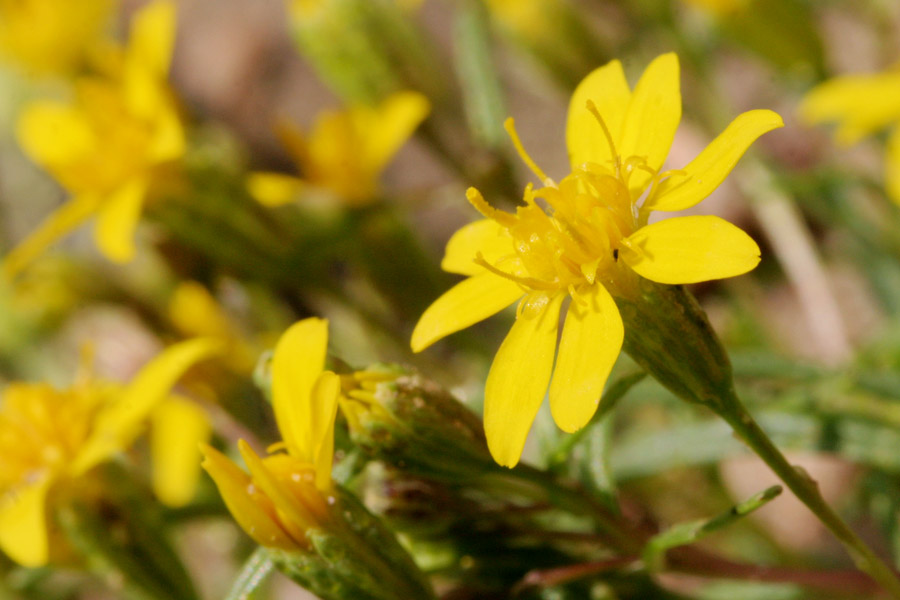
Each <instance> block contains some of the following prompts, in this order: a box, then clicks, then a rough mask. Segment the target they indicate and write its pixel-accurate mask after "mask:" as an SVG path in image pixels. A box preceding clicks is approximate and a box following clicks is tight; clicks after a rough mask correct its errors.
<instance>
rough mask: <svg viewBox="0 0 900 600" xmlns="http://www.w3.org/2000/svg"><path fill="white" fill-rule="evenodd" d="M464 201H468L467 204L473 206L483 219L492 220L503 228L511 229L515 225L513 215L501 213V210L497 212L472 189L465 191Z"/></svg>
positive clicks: (479, 193)
mask: <svg viewBox="0 0 900 600" xmlns="http://www.w3.org/2000/svg"><path fill="white" fill-rule="evenodd" d="M466 200H468V201H469V204H471V205H472V206H474V207H475V210H477V211H478V212H480V213H481V214H482V215H483V216H484V217H485V218H488V219H492V220H494V221H496V222H497V223H498V224H500V225H502V226H503V227H511V226H513V225H515V224H516V217H515V216H514V215H511V214H509V213H506V212H503V211H502V210H497V209H496V208H494V207H493V206H491V205H490V204H488V203H487V200H485V199H484V196H482V195H481V192H479V191H478V190H476V189H475V188H473V187H470V188H469V189H467V190H466Z"/></svg>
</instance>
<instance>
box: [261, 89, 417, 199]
mask: <svg viewBox="0 0 900 600" xmlns="http://www.w3.org/2000/svg"><path fill="white" fill-rule="evenodd" d="M429 110H430V106H429V104H428V100H427V99H426V98H425V96H423V95H422V94H419V93H416V92H397V93H395V94H392V95H391V96H389V97H388V98H387V99H386V100H384V102H382V103H381V104H380V105H378V106H376V107H370V106H362V105H360V106H352V107H350V108H347V109H346V110H340V111H326V112H323V113H322V114H320V115H319V117H318V119H317V120H316V122H315V124H314V125H313V128H312V131H311V132H310V134H309V137H308V138H306V137H305V136H304V135H303V133H302V132H301V131H300V130H299V129H298V128H297V127H295V126H293V125H288V124H283V125H282V126H280V128H279V134H280V137H281V139H282V142H283V143H284V145H285V147H286V148H287V150H288V152H290V154H291V157H292V158H293V159H294V161H295V162H296V164H297V166H298V168H299V170H300V172H301V173H302V175H303V176H302V178H299V177H292V176H290V175H285V174H282V173H265V172H261V173H254V174H252V175H251V176H250V178H249V180H248V188H249V190H250V193H251V194H252V195H253V196H254V197H255V198H256V199H257V200H259V201H260V202H261V203H263V204H266V205H268V206H279V205H282V204H286V203H289V202H291V201H293V200H294V199H295V198H296V197H297V194H298V193H300V191H301V190H302V189H303V188H304V187H306V186H311V187H313V188H318V189H320V190H325V191H327V192H329V193H331V194H332V195H334V197H335V198H337V199H338V200H339V201H340V202H342V203H345V204H347V205H349V206H361V205H363V204H366V203H367V202H371V201H372V200H374V199H375V197H376V195H377V194H378V177H379V175H380V174H381V172H382V171H383V170H384V169H385V167H386V166H387V164H388V163H389V162H390V160H391V159H392V158H393V157H394V155H395V154H396V153H397V151H398V150H400V148H401V147H402V146H403V144H404V143H405V142H406V141H407V140H408V139H409V137H410V136H411V135H412V134H413V132H414V131H415V130H416V127H418V126H419V124H420V123H421V122H422V120H423V119H424V118H425V117H426V116H427V115H428V112H429Z"/></svg>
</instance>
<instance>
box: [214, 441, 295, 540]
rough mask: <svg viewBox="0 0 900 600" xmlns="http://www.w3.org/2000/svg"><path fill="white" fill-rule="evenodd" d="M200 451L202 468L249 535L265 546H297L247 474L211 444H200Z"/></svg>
mask: <svg viewBox="0 0 900 600" xmlns="http://www.w3.org/2000/svg"><path fill="white" fill-rule="evenodd" d="M201 452H202V453H203V458H204V460H203V464H202V466H203V468H204V469H205V470H206V472H207V473H209V476H210V477H212V480H213V481H214V482H215V483H216V487H218V488H219V494H221V495H222V499H223V500H224V501H225V506H227V507H228V511H229V512H230V513H231V514H232V516H234V519H235V521H237V522H238V525H240V526H241V528H242V529H243V530H244V531H246V532H247V533H248V534H249V535H250V537H252V538H253V539H254V540H255V541H256V542H257V543H258V544H262V545H263V546H266V547H268V548H281V549H282V550H297V549H299V548H300V545H299V544H297V543H296V542H295V541H294V540H292V539H291V537H290V536H289V535H288V534H287V532H286V531H285V530H284V529H282V528H281V525H279V523H278V521H277V520H276V519H275V516H274V515H275V507H274V506H273V504H272V501H271V500H269V499H268V498H267V497H266V496H265V495H264V494H262V493H261V492H259V491H257V490H256V488H255V486H253V485H252V481H251V479H250V476H249V475H247V474H246V473H244V472H243V471H242V470H240V469H239V468H238V467H237V465H235V464H234V463H233V462H231V461H230V460H228V458H226V457H225V456H224V455H223V454H222V453H221V452H219V451H218V450H216V449H214V448H211V447H210V446H207V445H205V444H204V445H202V446H201Z"/></svg>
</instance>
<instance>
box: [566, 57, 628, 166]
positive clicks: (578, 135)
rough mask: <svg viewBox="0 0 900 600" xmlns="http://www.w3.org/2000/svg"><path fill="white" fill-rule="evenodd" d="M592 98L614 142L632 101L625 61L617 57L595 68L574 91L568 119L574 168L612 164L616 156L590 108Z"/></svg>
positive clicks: (618, 136)
mask: <svg viewBox="0 0 900 600" xmlns="http://www.w3.org/2000/svg"><path fill="white" fill-rule="evenodd" d="M588 100H590V101H591V102H593V103H594V105H595V106H596V107H597V111H598V112H599V113H600V116H602V117H603V122H604V123H605V124H606V127H607V129H609V132H610V134H611V135H612V139H613V142H614V143H615V142H617V141H618V140H619V138H620V136H621V134H622V124H623V123H624V122H625V113H626V111H627V110H628V102H629V101H630V100H631V89H629V87H628V82H627V81H626V80H625V72H624V71H623V70H622V63H621V62H619V61H618V60H613V61H610V62H609V63H607V64H605V65H604V66H602V67H600V68H599V69H595V70H594V71H593V72H591V74H590V75H588V76H587V77H585V78H584V79H583V80H582V81H581V83H579V84H578V87H577V88H575V92H574V93H573V94H572V99H571V100H570V101H569V116H568V120H567V122H566V146H567V147H568V149H569V162H570V163H571V164H572V168H573V169H574V168H575V167H577V166H579V165H581V164H583V163H586V162H593V163H597V164H599V165H602V166H609V165H610V163H611V162H612V161H613V159H614V158H615V157H614V156H612V154H611V152H610V147H609V143H608V141H607V140H606V137H605V135H604V133H603V130H602V129H601V127H600V124H599V123H598V122H597V118H596V117H595V116H594V115H593V114H591V112H590V111H589V110H588V109H587V102H588Z"/></svg>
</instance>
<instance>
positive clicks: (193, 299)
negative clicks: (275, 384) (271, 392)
mask: <svg viewBox="0 0 900 600" xmlns="http://www.w3.org/2000/svg"><path fill="white" fill-rule="evenodd" d="M169 318H170V319H171V321H172V323H173V324H174V325H175V328H176V329H178V331H179V332H180V333H181V334H183V335H185V336H190V337H194V336H203V337H211V338H216V339H218V340H220V341H221V342H222V344H223V345H224V347H225V351H224V353H223V360H224V361H225V362H226V363H227V364H228V366H229V367H231V368H232V369H234V370H235V371H237V372H239V373H247V374H249V373H252V372H253V369H254V367H255V366H256V357H257V356H259V350H258V349H257V348H255V347H253V345H252V344H250V343H248V342H247V341H246V340H245V339H244V338H243V336H242V335H241V334H240V332H239V331H238V330H237V328H236V327H235V325H234V324H233V323H232V321H231V320H230V319H229V318H228V315H226V314H225V312H224V311H223V310H222V307H221V306H220V305H219V303H218V302H216V299H215V298H214V297H213V296H212V294H210V293H209V291H208V290H207V289H206V288H205V287H204V286H202V285H201V284H199V283H197V282H196V281H184V282H182V283H180V284H179V285H178V287H177V288H175V292H174V294H172V300H171V301H170V302H169Z"/></svg>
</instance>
